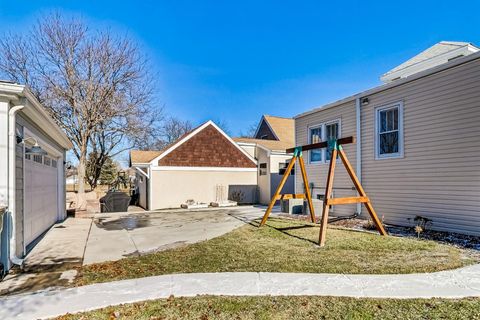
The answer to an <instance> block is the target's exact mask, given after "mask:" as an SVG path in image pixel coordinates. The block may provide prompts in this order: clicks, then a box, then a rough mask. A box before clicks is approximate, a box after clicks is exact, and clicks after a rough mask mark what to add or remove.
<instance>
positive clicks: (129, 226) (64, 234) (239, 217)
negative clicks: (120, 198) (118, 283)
mask: <svg viewBox="0 0 480 320" xmlns="http://www.w3.org/2000/svg"><path fill="white" fill-rule="evenodd" d="M264 211H265V207H257V206H241V207H232V208H209V209H202V210H162V211H148V212H138V213H134V212H126V213H113V214H98V215H96V216H95V217H94V218H90V219H86V218H83V219H82V218H68V219H67V220H65V221H64V222H62V223H59V224H56V225H54V226H53V227H52V228H51V229H50V230H49V231H48V232H47V233H46V234H45V236H44V237H43V239H42V240H40V242H39V243H38V244H37V246H35V248H33V250H32V251H31V252H30V253H29V254H28V255H27V257H26V259H25V261H24V267H23V270H19V269H17V270H16V271H14V272H11V273H10V274H9V275H7V277H6V278H5V279H4V280H3V281H2V282H0V295H5V294H13V293H20V292H28V291H35V290H39V289H46V288H51V287H59V286H66V285H68V284H69V283H70V282H72V281H73V280H74V278H75V276H76V274H77V269H78V268H79V267H81V266H82V265H85V264H92V263H98V262H104V261H114V260H119V259H122V258H125V257H129V256H135V255H139V254H142V253H148V252H151V251H156V250H165V249H169V248H173V247H176V246H180V245H184V244H189V243H195V242H198V241H203V240H207V239H211V238H214V237H218V236H220V235H222V234H224V233H227V232H229V231H231V230H233V229H235V228H238V227H240V226H242V225H244V224H245V223H248V222H250V221H251V220H253V219H256V218H259V217H261V216H262V215H263V213H264Z"/></svg>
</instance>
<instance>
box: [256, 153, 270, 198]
mask: <svg viewBox="0 0 480 320" xmlns="http://www.w3.org/2000/svg"><path fill="white" fill-rule="evenodd" d="M262 163H265V164H266V165H267V168H266V169H265V170H266V174H265V175H260V165H261V164H262ZM257 165H258V189H259V193H260V195H259V200H260V201H259V202H260V203H261V204H269V203H270V199H271V196H270V167H271V164H270V160H269V158H268V151H266V150H264V149H261V148H257Z"/></svg>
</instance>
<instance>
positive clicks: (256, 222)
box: [228, 214, 318, 245]
mask: <svg viewBox="0 0 480 320" xmlns="http://www.w3.org/2000/svg"><path fill="white" fill-rule="evenodd" d="M228 215H229V216H231V217H233V218H235V219H238V220H240V221H242V222H244V223H245V224H248V225H250V226H252V227H255V228H259V227H260V221H261V219H260V218H257V219H254V220H247V219H245V218H244V217H239V216H235V215H231V214H228ZM269 221H270V222H275V221H278V222H282V223H285V220H284V219H277V218H269V219H268V220H267V223H266V224H265V225H264V226H263V227H267V228H271V229H274V230H276V231H278V232H281V233H283V234H284V235H287V236H289V237H292V238H295V239H297V240H301V241H305V242H310V243H312V244H315V245H318V243H317V242H315V241H313V240H311V239H307V238H304V237H301V236H297V235H294V234H291V233H289V232H288V231H290V230H298V229H306V228H316V227H318V225H312V224H301V225H296V226H289V227H275V226H273V225H271V224H269V223H268V222H269Z"/></svg>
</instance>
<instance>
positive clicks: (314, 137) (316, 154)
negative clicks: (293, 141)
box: [309, 125, 323, 163]
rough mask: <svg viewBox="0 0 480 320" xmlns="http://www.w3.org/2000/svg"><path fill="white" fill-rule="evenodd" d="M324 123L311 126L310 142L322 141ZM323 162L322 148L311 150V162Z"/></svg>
mask: <svg viewBox="0 0 480 320" xmlns="http://www.w3.org/2000/svg"><path fill="white" fill-rule="evenodd" d="M322 127H323V126H322V125H320V126H318V127H313V128H310V130H309V131H310V133H309V140H310V143H318V142H320V141H322ZM318 162H322V149H313V150H310V163H318Z"/></svg>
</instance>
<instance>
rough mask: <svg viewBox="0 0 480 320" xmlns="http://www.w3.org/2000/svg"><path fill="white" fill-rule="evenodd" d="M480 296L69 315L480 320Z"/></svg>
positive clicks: (224, 301) (191, 304) (192, 302)
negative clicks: (454, 298) (455, 298)
mask: <svg viewBox="0 0 480 320" xmlns="http://www.w3.org/2000/svg"><path fill="white" fill-rule="evenodd" d="M478 310H480V299H478V298H477V299H462V300H447V299H443V300H442V299H428V300H426V299H425V300H422V299H415V300H414V299H412V300H395V299H354V298H334V297H298V296H293V297H212V296H198V297H194V298H173V297H171V298H170V299H163V300H156V301H148V302H142V303H135V304H128V305H122V306H116V307H108V308H105V309H100V310H96V311H91V312H87V313H81V314H75V315H66V316H62V317H59V318H58V319H59V320H73V319H145V320H146V319H185V320H189V319H192V320H193V319H225V320H227V319H245V320H246V319H252V320H253V319H278V320H280V319H285V320H287V319H289V320H290V319H292V320H296V319H298V320H300V319H302V320H303V319H399V318H401V319H480V316H479V313H478Z"/></svg>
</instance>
